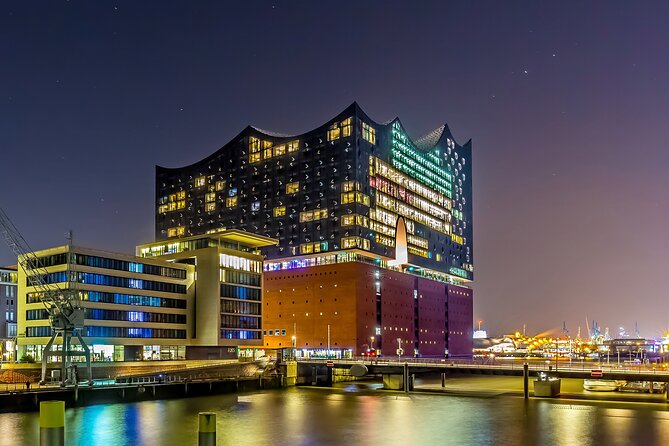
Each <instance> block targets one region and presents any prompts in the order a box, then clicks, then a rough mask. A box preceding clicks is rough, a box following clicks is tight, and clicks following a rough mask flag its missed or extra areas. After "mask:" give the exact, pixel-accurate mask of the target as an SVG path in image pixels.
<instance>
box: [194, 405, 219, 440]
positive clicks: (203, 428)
mask: <svg viewBox="0 0 669 446" xmlns="http://www.w3.org/2000/svg"><path fill="white" fill-rule="evenodd" d="M199 418H200V428H199V433H198V443H197V444H198V446H216V414H215V413H214V412H200V417H199Z"/></svg>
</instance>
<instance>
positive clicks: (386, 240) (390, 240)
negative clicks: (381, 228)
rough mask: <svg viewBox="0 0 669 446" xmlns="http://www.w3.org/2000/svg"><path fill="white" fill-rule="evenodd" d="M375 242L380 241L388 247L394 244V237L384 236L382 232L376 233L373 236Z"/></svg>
mask: <svg viewBox="0 0 669 446" xmlns="http://www.w3.org/2000/svg"><path fill="white" fill-rule="evenodd" d="M375 240H376V243H380V244H381V245H386V246H390V247H394V246H395V239H393V238H390V237H386V236H385V235H382V234H376V236H375Z"/></svg>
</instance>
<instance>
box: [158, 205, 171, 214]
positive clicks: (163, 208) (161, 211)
mask: <svg viewBox="0 0 669 446" xmlns="http://www.w3.org/2000/svg"><path fill="white" fill-rule="evenodd" d="M168 210H169V206H168V205H166V204H164V205H162V206H159V207H158V213H159V214H164V213H166V212H167V211H168Z"/></svg>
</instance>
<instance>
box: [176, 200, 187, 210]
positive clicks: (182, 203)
mask: <svg viewBox="0 0 669 446" xmlns="http://www.w3.org/2000/svg"><path fill="white" fill-rule="evenodd" d="M185 207H186V200H181V201H177V209H183V208H185Z"/></svg>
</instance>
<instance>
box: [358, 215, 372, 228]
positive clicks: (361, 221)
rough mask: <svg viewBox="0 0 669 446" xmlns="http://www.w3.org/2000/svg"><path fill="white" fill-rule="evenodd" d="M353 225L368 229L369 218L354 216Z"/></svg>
mask: <svg viewBox="0 0 669 446" xmlns="http://www.w3.org/2000/svg"><path fill="white" fill-rule="evenodd" d="M355 224H356V225H358V226H364V227H365V228H369V218H367V217H365V216H364V215H356V216H355Z"/></svg>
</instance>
